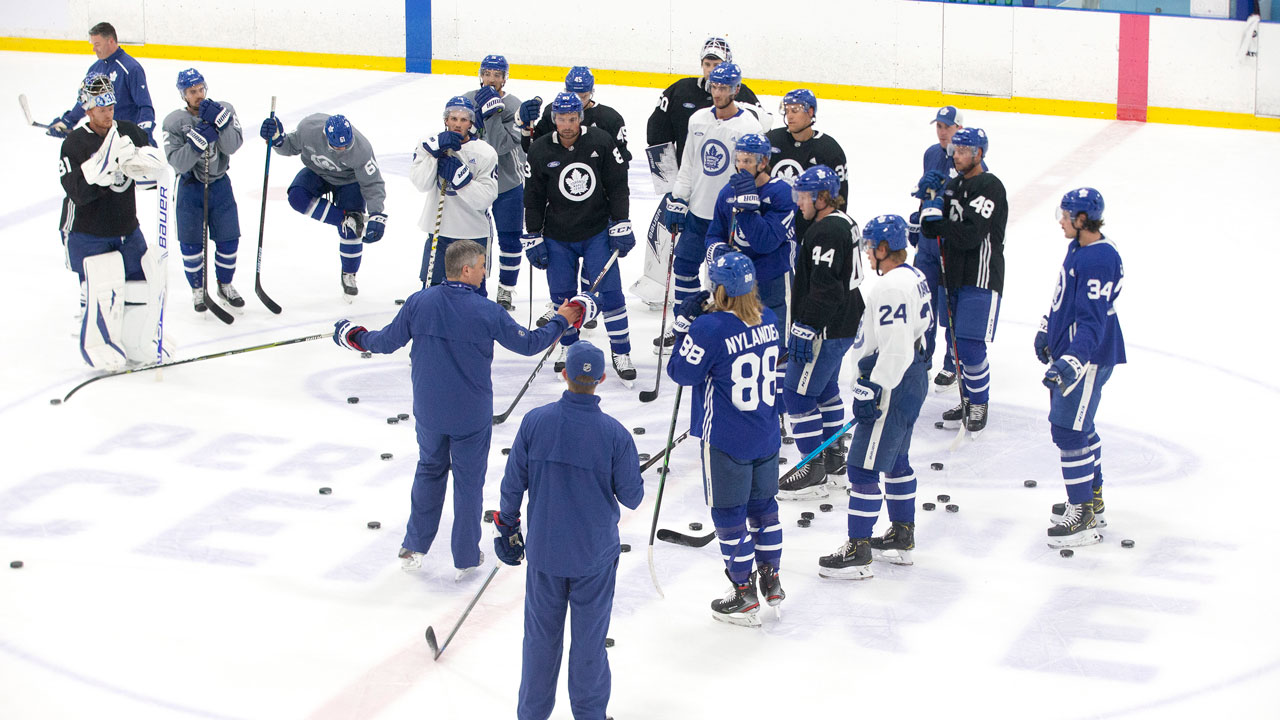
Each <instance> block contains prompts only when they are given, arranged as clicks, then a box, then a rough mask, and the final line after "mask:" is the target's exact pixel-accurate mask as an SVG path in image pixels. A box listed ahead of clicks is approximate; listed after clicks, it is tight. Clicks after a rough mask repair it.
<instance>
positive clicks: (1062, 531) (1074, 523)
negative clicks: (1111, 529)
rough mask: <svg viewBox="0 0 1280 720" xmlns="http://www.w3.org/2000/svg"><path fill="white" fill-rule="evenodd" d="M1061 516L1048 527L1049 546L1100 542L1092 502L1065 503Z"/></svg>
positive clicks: (1057, 546)
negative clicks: (1055, 522) (1054, 523)
mask: <svg viewBox="0 0 1280 720" xmlns="http://www.w3.org/2000/svg"><path fill="white" fill-rule="evenodd" d="M1063 510H1064V512H1063V513H1062V518H1061V519H1060V520H1059V521H1058V523H1057V524H1056V525H1054V526H1053V527H1051V528H1049V547H1053V548H1066V547H1080V546H1081V545H1093V544H1094V543H1100V542H1102V536H1101V535H1099V534H1098V521H1097V520H1095V519H1094V517H1093V503H1092V502H1084V503H1080V504H1079V505H1072V504H1071V503H1066V506H1065V507H1064V508H1063Z"/></svg>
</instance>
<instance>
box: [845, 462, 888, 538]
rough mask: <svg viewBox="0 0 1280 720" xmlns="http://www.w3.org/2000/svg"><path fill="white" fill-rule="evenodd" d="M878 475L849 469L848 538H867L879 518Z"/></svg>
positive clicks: (855, 468) (880, 497)
mask: <svg viewBox="0 0 1280 720" xmlns="http://www.w3.org/2000/svg"><path fill="white" fill-rule="evenodd" d="M881 500H882V495H881V493H880V473H878V472H876V471H875V470H866V469H863V468H860V467H852V466H851V467H850V468H849V537H851V538H869V537H871V528H873V527H875V525H876V518H877V517H879V516H880V504H881Z"/></svg>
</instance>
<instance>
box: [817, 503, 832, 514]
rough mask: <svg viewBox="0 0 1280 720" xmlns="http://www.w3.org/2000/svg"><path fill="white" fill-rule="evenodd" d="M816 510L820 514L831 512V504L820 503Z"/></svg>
mask: <svg viewBox="0 0 1280 720" xmlns="http://www.w3.org/2000/svg"><path fill="white" fill-rule="evenodd" d="M818 509H819V510H821V511H822V512H831V503H822V504H821V505H819V506H818Z"/></svg>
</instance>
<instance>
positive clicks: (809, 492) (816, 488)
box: [778, 455, 829, 500]
mask: <svg viewBox="0 0 1280 720" xmlns="http://www.w3.org/2000/svg"><path fill="white" fill-rule="evenodd" d="M828 494H829V493H828V492H827V470H826V466H825V465H824V464H823V462H822V456H821V455H819V456H817V457H815V458H814V459H812V460H810V461H809V462H808V463H806V464H805V466H804V467H802V468H800V469H799V470H796V471H795V473H794V474H792V475H791V477H789V478H787V479H786V480H783V481H782V482H780V483H778V499H779V500H817V499H818V498H824V497H826V496H827V495H828Z"/></svg>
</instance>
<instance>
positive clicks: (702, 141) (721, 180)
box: [671, 106, 764, 220]
mask: <svg viewBox="0 0 1280 720" xmlns="http://www.w3.org/2000/svg"><path fill="white" fill-rule="evenodd" d="M763 132H764V129H763V128H761V126H760V121H759V120H758V119H757V118H756V116H755V115H754V114H753V113H751V112H749V111H748V110H746V109H744V108H742V107H739V108H738V114H736V115H734V116H733V117H731V118H729V119H728V120H720V119H719V118H717V117H716V114H715V107H714V106H712V107H709V108H703V109H701V110H699V111H697V112H695V113H694V114H693V116H692V117H690V118H689V135H688V137H687V138H686V140H685V143H684V155H683V156H682V157H681V159H680V172H679V173H678V174H677V175H676V184H675V186H674V187H672V188H671V194H672V195H673V196H674V197H678V198H681V199H683V200H686V201H688V203H689V212H691V213H693V214H694V215H697V216H698V217H700V218H702V219H704V220H710V219H711V216H712V215H713V214H714V213H715V208H716V196H717V195H719V194H720V188H722V187H724V186H725V185H727V184H729V178H731V177H733V174H734V173H735V172H737V170H736V168H735V165H734V153H733V146H734V145H735V144H737V142H738V138H740V137H742V136H743V135H746V134H748V133H763Z"/></svg>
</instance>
